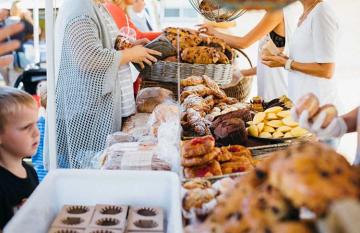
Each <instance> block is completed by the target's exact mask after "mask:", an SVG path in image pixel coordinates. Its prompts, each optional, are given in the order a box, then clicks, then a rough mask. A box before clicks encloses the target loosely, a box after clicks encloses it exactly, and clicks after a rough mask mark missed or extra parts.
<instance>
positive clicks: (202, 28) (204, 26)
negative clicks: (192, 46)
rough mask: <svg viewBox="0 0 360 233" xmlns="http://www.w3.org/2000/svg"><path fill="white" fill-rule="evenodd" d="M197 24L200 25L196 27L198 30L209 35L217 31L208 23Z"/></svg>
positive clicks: (213, 34)
mask: <svg viewBox="0 0 360 233" xmlns="http://www.w3.org/2000/svg"><path fill="white" fill-rule="evenodd" d="M198 26H199V27H200V28H199V29H198V32H200V33H204V34H206V35H209V36H215V34H216V32H217V31H216V29H215V28H214V27H213V26H211V25H209V24H199V25H198Z"/></svg>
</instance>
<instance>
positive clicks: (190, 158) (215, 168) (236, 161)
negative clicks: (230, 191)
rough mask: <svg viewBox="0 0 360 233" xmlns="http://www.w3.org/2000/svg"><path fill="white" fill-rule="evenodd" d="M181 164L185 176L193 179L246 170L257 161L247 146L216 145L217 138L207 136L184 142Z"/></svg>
mask: <svg viewBox="0 0 360 233" xmlns="http://www.w3.org/2000/svg"><path fill="white" fill-rule="evenodd" d="M181 165H182V166H183V167H184V176H185V178H188V179H192V178H196V177H213V176H221V175H226V174H232V173H239V172H246V171H249V170H251V169H253V168H254V167H255V162H254V160H253V157H252V155H251V152H250V151H249V150H248V149H247V148H246V147H243V146H226V147H225V146H224V147H220V148H219V147H215V139H214V138H213V137H212V136H205V137H201V138H194V139H192V140H188V141H183V142H182V146H181Z"/></svg>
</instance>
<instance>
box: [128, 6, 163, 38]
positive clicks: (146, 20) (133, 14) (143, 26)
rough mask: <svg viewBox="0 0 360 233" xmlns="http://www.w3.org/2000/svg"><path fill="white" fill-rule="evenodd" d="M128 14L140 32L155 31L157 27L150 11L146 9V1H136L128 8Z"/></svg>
mask: <svg viewBox="0 0 360 233" xmlns="http://www.w3.org/2000/svg"><path fill="white" fill-rule="evenodd" d="M127 13H128V15H129V16H130V18H131V20H132V21H133V23H134V24H135V25H136V27H137V28H138V29H139V30H140V31H143V32H151V31H154V29H155V27H156V26H155V25H154V24H153V22H152V20H151V17H150V13H149V10H148V9H147V8H145V1H144V0H134V2H133V4H132V5H131V6H129V7H128V9H127Z"/></svg>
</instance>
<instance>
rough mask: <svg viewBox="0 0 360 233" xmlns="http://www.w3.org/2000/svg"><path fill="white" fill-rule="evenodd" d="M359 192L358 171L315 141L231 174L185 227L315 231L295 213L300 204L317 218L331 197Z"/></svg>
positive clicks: (233, 232)
mask: <svg viewBox="0 0 360 233" xmlns="http://www.w3.org/2000/svg"><path fill="white" fill-rule="evenodd" d="M348 198H350V199H355V200H356V199H357V200H359V198H360V174H359V172H358V171H357V169H356V168H354V167H352V166H351V165H350V164H349V163H348V162H347V161H346V159H345V158H344V157H343V156H341V155H339V154H337V153H336V152H335V151H333V150H332V149H330V148H328V147H327V146H324V145H322V144H318V143H307V144H300V145H295V146H293V147H290V148H289V149H287V150H283V151H277V152H275V153H272V154H271V155H270V157H269V158H268V159H266V160H264V161H263V162H262V163H260V164H258V165H257V167H256V168H255V169H254V170H252V171H249V172H248V173H246V174H245V175H243V176H241V177H239V178H237V179H236V180H235V185H234V186H233V188H230V189H228V190H227V192H225V194H223V197H222V198H221V199H218V200H217V205H216V207H215V208H214V209H213V210H212V211H211V212H210V213H208V217H207V218H206V219H205V220H204V221H203V223H201V224H200V225H190V226H188V227H186V228H185V232H187V233H192V232H196V233H199V232H203V233H205V232H206V233H210V232H219V233H220V232H221V233H249V232H264V233H265V232H276V233H281V232H291V233H302V232H309V233H315V232H317V231H316V228H315V225H314V222H311V221H303V220H301V218H300V208H304V207H305V208H307V209H309V210H311V211H312V212H313V213H314V214H315V216H316V217H317V218H320V217H322V216H324V215H326V214H327V212H328V210H329V207H330V206H331V204H332V203H334V202H337V201H341V200H345V199H348Z"/></svg>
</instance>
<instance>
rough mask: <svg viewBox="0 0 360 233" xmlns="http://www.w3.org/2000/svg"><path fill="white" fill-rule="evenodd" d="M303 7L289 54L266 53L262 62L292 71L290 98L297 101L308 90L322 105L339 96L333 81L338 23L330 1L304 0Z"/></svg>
mask: <svg viewBox="0 0 360 233" xmlns="http://www.w3.org/2000/svg"><path fill="white" fill-rule="evenodd" d="M301 3H302V4H303V6H304V12H303V15H302V16H301V17H300V20H299V23H298V27H297V29H296V30H295V33H294V35H293V40H292V43H291V45H290V55H289V57H286V56H284V55H280V56H271V55H270V56H263V57H262V62H263V64H265V65H267V66H269V67H284V68H285V69H287V70H289V71H290V72H289V77H288V81H289V97H290V98H291V99H292V100H293V101H295V102H296V101H297V100H298V99H299V98H300V97H302V96H303V95H305V94H307V93H308V92H311V93H314V94H315V95H316V96H317V97H318V98H319V100H320V103H321V104H322V105H324V104H326V103H334V104H335V105H336V106H337V107H338V108H339V107H340V106H339V105H340V104H339V99H338V95H337V89H336V85H335V84H334V79H333V76H334V69H335V59H336V50H337V49H336V48H337V41H338V33H339V25H338V20H337V18H336V16H335V12H334V11H333V10H332V9H331V7H330V6H329V4H328V3H327V2H324V1H320V0H301Z"/></svg>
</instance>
